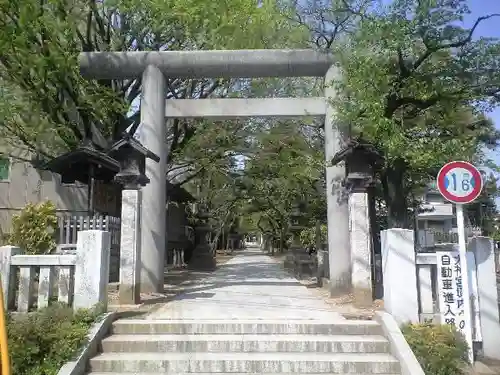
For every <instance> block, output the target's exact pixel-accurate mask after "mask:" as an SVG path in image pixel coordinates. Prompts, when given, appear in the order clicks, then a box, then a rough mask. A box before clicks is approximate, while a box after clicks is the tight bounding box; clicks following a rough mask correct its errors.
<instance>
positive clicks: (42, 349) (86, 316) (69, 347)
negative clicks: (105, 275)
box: [7, 304, 102, 375]
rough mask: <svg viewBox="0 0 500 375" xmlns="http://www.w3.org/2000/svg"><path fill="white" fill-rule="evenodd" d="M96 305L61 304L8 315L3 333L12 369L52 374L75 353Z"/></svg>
mask: <svg viewBox="0 0 500 375" xmlns="http://www.w3.org/2000/svg"><path fill="white" fill-rule="evenodd" d="M101 313H102V311H101V310H100V309H94V310H79V311H77V312H76V313H75V312H74V311H73V309H72V308H70V307H67V306H64V305H62V304H54V305H51V306H49V307H47V308H45V309H42V310H39V311H36V312H33V313H29V314H23V315H13V316H9V317H8V319H7V335H8V340H9V353H10V357H11V362H12V373H13V374H16V375H55V374H57V372H58V371H59V369H60V367H61V366H62V365H63V364H64V363H65V362H67V361H69V360H71V359H72V358H73V357H74V356H75V355H77V354H78V350H79V349H80V348H82V346H83V345H84V344H85V342H86V339H87V334H88V330H89V328H90V326H91V325H92V323H93V322H95V321H96V319H97V318H98V316H99V315H100V314H101Z"/></svg>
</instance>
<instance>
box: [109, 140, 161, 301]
mask: <svg viewBox="0 0 500 375" xmlns="http://www.w3.org/2000/svg"><path fill="white" fill-rule="evenodd" d="M108 155H110V156H111V157H112V158H113V159H116V160H118V162H119V163H120V170H119V171H118V173H117V174H116V175H115V177H114V180H115V181H116V182H118V183H119V184H121V185H122V186H123V190H122V204H121V232H120V236H121V240H120V288H119V300H120V303H121V304H137V303H139V301H140V273H141V262H140V257H141V244H140V241H141V238H140V233H141V228H140V224H141V198H142V197H141V190H140V188H141V186H145V185H146V184H147V183H149V178H148V177H147V176H146V174H145V171H146V158H150V159H153V160H154V161H156V162H159V161H160V158H159V157H158V155H156V154H154V153H152V152H151V151H149V150H148V149H146V148H145V147H144V146H143V145H142V144H141V143H140V142H138V141H137V140H135V139H134V138H132V136H130V135H129V134H124V136H123V138H122V139H120V140H119V141H117V142H115V143H114V144H113V145H112V146H111V147H110V148H109V149H108ZM163 162H164V161H163ZM162 203H163V202H162ZM163 204H165V203H163Z"/></svg>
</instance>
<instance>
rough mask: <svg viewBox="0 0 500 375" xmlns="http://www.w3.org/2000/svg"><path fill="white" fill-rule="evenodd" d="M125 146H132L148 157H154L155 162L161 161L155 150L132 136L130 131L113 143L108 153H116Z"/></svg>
mask: <svg viewBox="0 0 500 375" xmlns="http://www.w3.org/2000/svg"><path fill="white" fill-rule="evenodd" d="M123 147H131V148H132V149H134V150H136V151H138V152H139V153H141V154H143V155H144V156H145V157H146V158H149V159H152V160H154V161H155V162H157V163H158V162H159V161H160V157H159V156H158V155H156V154H155V153H154V152H152V151H150V150H148V149H147V148H146V147H144V146H143V145H142V143H141V142H139V141H138V140H137V139H135V138H134V137H133V136H131V135H130V134H129V133H126V132H125V133H123V135H122V138H121V139H119V140H118V141H116V142H115V143H113V145H112V146H111V147H110V148H109V150H108V151H107V153H108V154H110V155H114V154H115V152H116V151H118V150H120V149H121V148H123Z"/></svg>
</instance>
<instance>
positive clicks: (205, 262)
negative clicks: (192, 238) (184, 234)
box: [188, 205, 216, 271]
mask: <svg viewBox="0 0 500 375" xmlns="http://www.w3.org/2000/svg"><path fill="white" fill-rule="evenodd" d="M198 218H199V221H198V224H197V225H196V227H195V233H196V242H197V245H196V247H195V248H194V250H193V255H192V256H191V259H190V261H189V265H188V268H189V269H191V270H197V271H213V270H215V268H216V261H215V256H214V254H213V252H212V248H211V246H210V243H209V238H208V236H209V235H210V232H211V230H212V228H211V227H210V224H209V222H208V219H209V218H210V214H209V213H208V212H207V209H206V207H205V206H203V205H200V210H199V212H198Z"/></svg>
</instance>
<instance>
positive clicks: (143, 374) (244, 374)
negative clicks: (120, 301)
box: [92, 372, 400, 375]
mask: <svg viewBox="0 0 500 375" xmlns="http://www.w3.org/2000/svg"><path fill="white" fill-rule="evenodd" d="M173 374H174V373H169V372H134V375H173ZM175 374H176V375H190V374H193V373H192V372H184V373H175ZM196 374H197V375H213V374H214V373H213V372H197V373H196ZM261 374H262V373H260V372H259V373H256V372H220V373H219V375H261ZM320 374H321V373H312V372H311V373H308V374H307V375H320ZM92 375H123V372H93V373H92ZM267 375H296V373H295V374H294V373H291V372H281V373H267ZM321 375H325V374H321ZM335 375H352V374H335ZM355 375H372V374H367V373H365V374H355ZM377 375H400V374H399V373H398V374H377Z"/></svg>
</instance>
